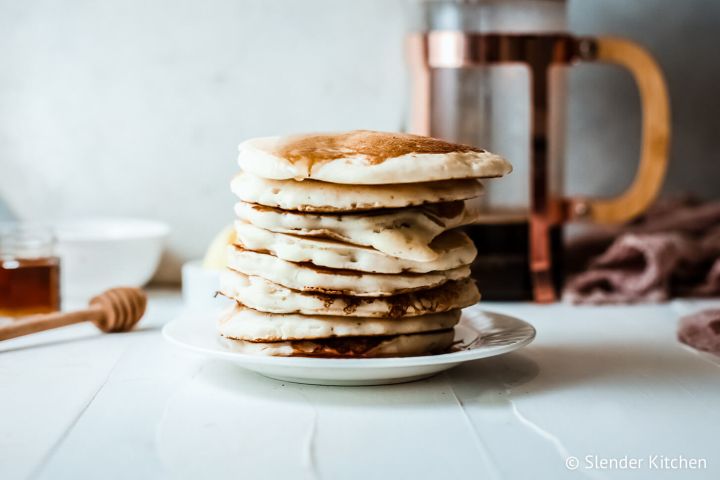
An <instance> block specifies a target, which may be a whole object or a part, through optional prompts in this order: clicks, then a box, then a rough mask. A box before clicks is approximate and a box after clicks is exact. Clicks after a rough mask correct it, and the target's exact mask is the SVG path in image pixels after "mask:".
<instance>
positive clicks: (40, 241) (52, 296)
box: [0, 223, 60, 317]
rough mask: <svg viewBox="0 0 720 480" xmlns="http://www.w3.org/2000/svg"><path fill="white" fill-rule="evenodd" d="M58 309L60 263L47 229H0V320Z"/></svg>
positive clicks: (53, 239) (53, 240) (24, 227)
mask: <svg viewBox="0 0 720 480" xmlns="http://www.w3.org/2000/svg"><path fill="white" fill-rule="evenodd" d="M59 309H60V260H59V258H58V257H57V256H56V254H55V237H54V235H53V232H52V230H51V229H50V228H48V227H43V226H37V225H26V224H21V223H20V224H9V225H4V226H0V317H20V316H24V315H31V314H36V313H48V312H54V311H57V310H59Z"/></svg>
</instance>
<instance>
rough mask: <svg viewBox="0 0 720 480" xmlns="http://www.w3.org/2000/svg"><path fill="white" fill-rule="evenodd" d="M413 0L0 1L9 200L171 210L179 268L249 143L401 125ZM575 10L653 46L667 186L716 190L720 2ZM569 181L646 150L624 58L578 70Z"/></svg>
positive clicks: (608, 173)
mask: <svg viewBox="0 0 720 480" xmlns="http://www.w3.org/2000/svg"><path fill="white" fill-rule="evenodd" d="M408 8H409V4H408V3H407V2H406V1H405V0H306V1H293V0H209V1H202V2H201V1H197V0H196V1H191V0H174V1H170V0H123V1H119V0H115V1H104V2H97V1H91V0H54V1H51V0H27V1H23V2H14V1H10V0H0V65H1V66H2V67H1V68H0V199H2V200H1V201H0V217H2V216H6V217H7V216H10V215H14V216H16V217H19V218H22V219H49V220H52V219H56V218H63V217H78V216H90V215H118V216H120V215H128V216H145V217H154V218H158V219H162V220H164V221H167V222H169V223H170V224H171V226H172V228H173V235H172V238H171V241H170V245H169V247H170V252H169V255H168V258H167V259H166V260H165V262H164V264H163V267H162V269H161V272H160V279H161V280H173V279H177V275H178V267H179V265H180V263H181V262H182V261H184V260H186V259H189V258H194V257H198V256H201V255H202V254H203V252H204V250H205V248H206V246H207V243H208V241H209V239H210V238H211V236H212V235H213V234H214V233H215V232H216V231H217V230H218V229H220V228H221V227H222V226H223V225H225V224H227V223H228V222H229V221H230V219H231V217H232V211H231V205H232V197H231V195H230V194H229V193H228V191H227V183H228V179H229V178H230V177H231V175H232V174H233V172H234V171H235V164H234V160H235V158H234V157H235V151H236V145H237V143H238V142H239V141H240V140H242V139H244V138H247V137H251V136H256V135H267V134H276V133H289V132H297V131H313V130H339V129H349V128H375V129H385V130H396V129H399V128H401V126H402V125H404V121H403V119H404V116H405V114H406V104H407V102H406V77H405V66H404V63H403V57H402V37H403V34H404V32H405V31H406V28H407V20H406V19H407V15H406V13H407V9H408ZM570 25H571V28H572V30H573V31H574V32H576V33H582V34H593V33H606V34H615V35H622V36H625V37H629V38H632V39H634V40H637V41H638V42H640V43H642V44H644V45H645V46H647V47H648V48H649V49H650V51H651V52H652V53H653V54H654V55H655V56H656V57H657V58H658V60H659V63H660V64H661V66H662V68H663V69H664V70H665V72H666V75H667V78H668V82H669V85H670V91H671V95H672V107H673V114H672V115H673V128H674V135H673V143H672V164H671V168H670V175H669V179H668V182H667V184H666V186H665V191H666V192H677V191H693V192H696V193H698V194H700V195H703V196H707V197H719V196H720V180H719V179H720V160H719V159H718V154H717V147H718V143H719V142H720V140H719V139H720V122H718V113H720V94H719V93H718V84H720V65H719V64H718V57H720V51H719V50H718V45H719V44H720V2H717V1H713V0H686V1H682V2H678V1H673V0H604V1H597V0H572V1H571V2H570ZM569 105H570V112H569V124H570V129H569V132H570V135H569V138H570V140H569V143H568V152H569V158H570V159H571V161H570V163H569V166H568V175H567V178H568V190H570V191H571V192H573V191H577V192H583V193H591V194H612V193H616V192H618V191H620V190H621V189H622V188H623V187H625V186H626V185H627V184H628V183H629V180H630V178H631V175H632V172H633V171H634V168H635V162H636V157H637V154H638V137H639V116H638V98H637V93H636V92H635V88H634V86H633V84H632V81H631V79H630V77H629V75H628V74H626V73H624V72H622V71H620V70H617V69H613V68H609V67H597V66H581V67H577V68H575V69H574V70H573V73H572V75H571V82H570V99H569Z"/></svg>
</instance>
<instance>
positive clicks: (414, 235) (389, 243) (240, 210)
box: [235, 200, 480, 262]
mask: <svg viewBox="0 0 720 480" xmlns="http://www.w3.org/2000/svg"><path fill="white" fill-rule="evenodd" d="M235 213H236V214H237V216H238V218H239V219H240V220H242V221H244V222H247V223H251V224H253V225H255V226H256V227H260V228H264V229H265V230H270V231H272V232H278V233H291V234H295V235H301V236H318V237H329V238H333V239H336V240H342V241H345V242H348V243H352V244H355V245H362V246H367V247H373V248H374V249H376V250H379V251H380V252H383V253H385V254H387V255H390V256H392V257H398V258H403V259H406V260H414V261H417V262H431V261H433V260H437V259H438V258H439V254H438V252H436V251H435V250H433V249H432V248H431V247H430V243H431V242H432V241H433V239H434V238H435V237H437V236H438V235H440V234H441V233H443V232H445V231H447V230H451V229H453V228H456V227H461V226H463V225H468V224H470V223H473V222H474V221H475V220H476V219H477V218H478V216H479V214H480V209H479V204H478V202H477V201H473V200H465V201H458V202H449V203H437V204H432V205H424V206H420V207H409V208H403V209H398V210H388V211H382V210H381V211H376V212H374V213H359V214H318V213H300V212H291V211H288V210H280V209H277V208H273V207H266V206H262V205H256V204H253V203H246V202H238V203H237V204H235Z"/></svg>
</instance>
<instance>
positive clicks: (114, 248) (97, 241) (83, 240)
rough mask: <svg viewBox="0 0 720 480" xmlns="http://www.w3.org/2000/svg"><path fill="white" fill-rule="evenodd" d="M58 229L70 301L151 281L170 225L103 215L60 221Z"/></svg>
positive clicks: (65, 298) (66, 296) (65, 296)
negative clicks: (96, 217) (109, 289)
mask: <svg viewBox="0 0 720 480" xmlns="http://www.w3.org/2000/svg"><path fill="white" fill-rule="evenodd" d="M55 231H56V233H57V239H58V248H57V250H58V254H59V256H60V262H61V263H60V272H61V291H62V297H63V301H64V302H65V304H66V305H67V303H68V302H69V303H75V302H83V301H86V300H87V299H89V298H90V297H92V296H93V295H96V294H98V293H100V292H102V291H104V290H107V289H108V288H113V287H119V286H129V287H140V286H142V285H145V284H146V283H147V282H148V281H149V280H150V279H151V278H152V276H153V274H154V273H155V270H157V266H158V263H160V257H161V255H162V252H163V248H164V244H165V239H166V238H167V236H168V233H169V232H170V228H169V227H168V226H167V225H166V224H164V223H161V222H155V221H151V220H140V219H128V218H98V219H87V220H71V221H65V222H60V223H58V224H56V225H55Z"/></svg>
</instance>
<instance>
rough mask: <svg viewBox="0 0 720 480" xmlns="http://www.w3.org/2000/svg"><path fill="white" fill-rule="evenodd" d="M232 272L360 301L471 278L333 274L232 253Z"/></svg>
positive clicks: (449, 273)
mask: <svg viewBox="0 0 720 480" xmlns="http://www.w3.org/2000/svg"><path fill="white" fill-rule="evenodd" d="M227 266H228V268H230V269H232V270H235V271H238V272H240V273H244V274H245V275H251V276H257V277H262V278H264V279H266V280H269V281H271V282H273V283H277V284H279V285H282V286H284V287H287V288H291V289H293V290H299V291H303V292H316V293H325V294H336V295H352V296H356V297H386V296H390V295H397V294H400V293H406V292H412V291H416V290H423V289H428V288H433V287H437V286H439V285H442V284H443V283H445V282H447V281H450V280H459V279H462V278H467V277H469V276H470V268H469V267H468V266H462V267H457V268H453V269H451V270H443V271H438V272H428V273H401V274H385V273H365V272H357V271H353V270H332V269H327V268H323V267H317V266H314V265H312V264H308V263H293V262H288V261H286V260H283V259H281V258H277V257H274V256H272V255H268V254H265V253H258V252H253V251H250V250H243V249H241V248H237V247H230V248H229V249H228V263H227Z"/></svg>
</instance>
